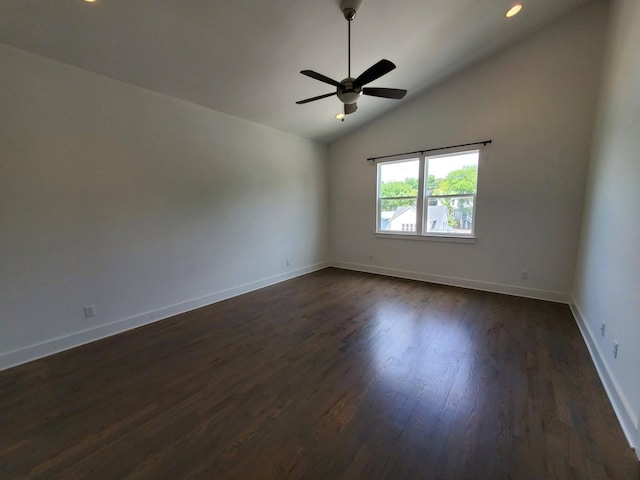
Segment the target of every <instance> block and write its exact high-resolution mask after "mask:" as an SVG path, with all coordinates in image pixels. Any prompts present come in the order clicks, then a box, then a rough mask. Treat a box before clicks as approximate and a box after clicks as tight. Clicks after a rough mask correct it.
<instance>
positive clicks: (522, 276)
mask: <svg viewBox="0 0 640 480" xmlns="http://www.w3.org/2000/svg"><path fill="white" fill-rule="evenodd" d="M520 279H521V280H529V272H527V271H526V270H523V271H522V273H521V274H520Z"/></svg>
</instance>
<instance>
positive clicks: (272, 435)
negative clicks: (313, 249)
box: [0, 269, 640, 480]
mask: <svg viewBox="0 0 640 480" xmlns="http://www.w3.org/2000/svg"><path fill="white" fill-rule="evenodd" d="M0 478H3V479H5V478H11V479H13V478H15V479H33V478H38V479H92V480H95V479H187V478H189V479H190V478H198V479H241V480H247V479H254V478H255V479H289V478H291V479H342V478H351V479H376V478H383V479H412V478H419V479H481V480H482V479H518V480H519V479H544V480H547V479H615V480H627V479H629V480H638V478H640V475H639V468H638V462H637V459H636V457H635V454H634V453H633V452H632V450H631V449H630V448H629V446H628V444H627V442H626V441H625V439H624V436H623V434H622V431H621V429H620V427H619V424H618V422H617V420H616V418H615V416H614V413H613V411H612V408H611V406H610V404H609V403H608V401H607V399H606V396H605V393H604V391H603V388H602V386H601V384H600V381H599V379H598V377H597V374H596V372H595V369H594V367H593V365H592V363H591V360H590V358H589V355H588V352H587V350H586V347H585V345H584V343H583V340H582V338H581V336H580V334H579V332H578V329H577V327H576V325H575V323H574V321H573V319H572V317H571V314H570V312H569V309H568V307H567V306H566V305H561V304H555V303H548V302H542V301H536V300H530V299H523V298H517V297H510V296H504V295H498V294H491V293H483V292H477V291H472V290H464V289H458V288H450V287H443V286H437V285H432V284H427V283H419V282H413V281H409V280H400V279H393V278H385V277H380V276H375V275H368V274H361V273H354V272H347V271H341V270H336V269H326V270H323V271H320V272H316V273H313V274H311V275H306V276H304V277H300V278H297V279H294V280H291V281H288V282H284V283H281V284H279V285H276V286H273V287H269V288H265V289H262V290H259V291H256V292H253V293H250V294H247V295H243V296H240V297H236V298H234V299H231V300H227V301H224V302H220V303H217V304H215V305H212V306H209V307H206V308H202V309H199V310H196V311H193V312H190V313H186V314H183V315H179V316H176V317H174V318H171V319H168V320H165V321H162V322H158V323H156V324H153V325H149V326H146V327H143V328H139V329H137V330H134V331H131V332H127V333H125V334H121V335H118V336H115V337H112V338H109V339H106V340H103V341H99V342H95V343H92V344H90V345H86V346H83V347H81V348H77V349H74V350H71V351H67V352H63V353H61V354H58V355H55V356H52V357H49V358H46V359H43V360H39V361H35V362H32V363H29V364H26V365H22V366H19V367H16V368H13V369H10V370H6V371H4V372H0Z"/></svg>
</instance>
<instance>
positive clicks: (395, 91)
mask: <svg viewBox="0 0 640 480" xmlns="http://www.w3.org/2000/svg"><path fill="white" fill-rule="evenodd" d="M362 94H363V95H371V96H372V97H381V98H394V99H396V100H400V99H401V98H403V97H404V96H405V95H406V94H407V91H406V90H401V89H399V88H363V89H362Z"/></svg>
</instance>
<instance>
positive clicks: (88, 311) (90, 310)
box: [84, 305, 96, 318]
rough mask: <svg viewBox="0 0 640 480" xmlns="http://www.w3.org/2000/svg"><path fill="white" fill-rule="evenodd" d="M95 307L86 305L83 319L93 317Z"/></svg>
mask: <svg viewBox="0 0 640 480" xmlns="http://www.w3.org/2000/svg"><path fill="white" fill-rule="evenodd" d="M95 316H96V307H95V305H86V306H85V307H84V318H89V317H95Z"/></svg>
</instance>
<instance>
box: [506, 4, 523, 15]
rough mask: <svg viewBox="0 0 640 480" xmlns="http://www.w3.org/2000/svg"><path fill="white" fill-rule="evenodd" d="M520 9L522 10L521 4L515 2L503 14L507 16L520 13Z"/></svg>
mask: <svg viewBox="0 0 640 480" xmlns="http://www.w3.org/2000/svg"><path fill="white" fill-rule="evenodd" d="M520 10H522V4H521V3H516V4H515V5H513V6H512V7H511V8H510V9H509V10H507V13H505V14H504V16H505V17H507V18H511V17H515V16H516V15H517V14H518V13H520Z"/></svg>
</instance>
